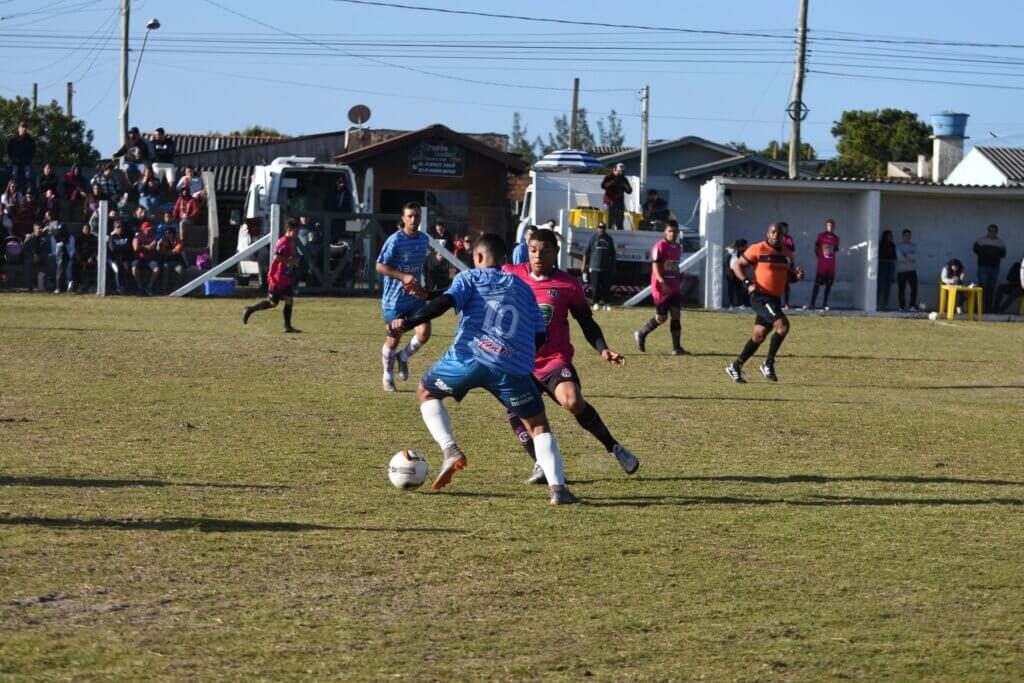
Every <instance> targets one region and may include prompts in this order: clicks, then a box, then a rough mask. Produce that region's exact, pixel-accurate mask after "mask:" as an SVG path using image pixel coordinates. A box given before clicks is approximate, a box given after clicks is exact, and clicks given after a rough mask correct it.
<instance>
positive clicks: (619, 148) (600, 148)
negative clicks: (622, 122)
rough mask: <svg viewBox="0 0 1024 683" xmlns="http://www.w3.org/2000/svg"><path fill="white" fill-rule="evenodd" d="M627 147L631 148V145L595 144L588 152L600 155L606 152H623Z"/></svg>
mask: <svg viewBox="0 0 1024 683" xmlns="http://www.w3.org/2000/svg"><path fill="white" fill-rule="evenodd" d="M627 149H633V147H632V146H630V145H597V146H596V147H594V149H592V150H590V152H591V154H593V155H594V156H596V157H600V156H604V155H606V154H618V153H619V152H625V151H626V150H627Z"/></svg>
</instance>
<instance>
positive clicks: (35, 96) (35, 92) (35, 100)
mask: <svg viewBox="0 0 1024 683" xmlns="http://www.w3.org/2000/svg"><path fill="white" fill-rule="evenodd" d="M38 106H39V84H38V83H33V84H32V108H33V109H35V108H36V107H38Z"/></svg>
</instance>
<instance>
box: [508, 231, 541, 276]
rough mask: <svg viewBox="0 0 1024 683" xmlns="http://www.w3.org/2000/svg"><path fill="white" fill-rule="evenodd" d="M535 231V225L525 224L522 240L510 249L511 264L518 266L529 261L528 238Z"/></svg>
mask: <svg viewBox="0 0 1024 683" xmlns="http://www.w3.org/2000/svg"><path fill="white" fill-rule="evenodd" d="M536 231H537V226H536V225H527V226H526V230H524V231H523V241H522V242H520V243H519V244H517V245H516V248H515V249H513V250H512V265H513V266H518V265H519V264H520V263H529V262H530V238H531V237H532V236H533V233H535V232H536Z"/></svg>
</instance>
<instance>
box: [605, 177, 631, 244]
mask: <svg viewBox="0 0 1024 683" xmlns="http://www.w3.org/2000/svg"><path fill="white" fill-rule="evenodd" d="M625 172H626V165H625V164H615V168H613V169H612V172H611V173H609V174H608V175H606V176H605V177H604V180H602V181H601V189H602V190H604V205H605V206H606V207H607V208H608V224H609V225H610V226H611V227H612V229H613V230H622V216H623V214H624V213H625V211H626V195H627V194H633V186H632V185H630V184H629V178H627V177H626V176H625Z"/></svg>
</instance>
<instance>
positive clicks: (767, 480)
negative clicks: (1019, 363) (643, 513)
mask: <svg viewBox="0 0 1024 683" xmlns="http://www.w3.org/2000/svg"><path fill="white" fill-rule="evenodd" d="M605 481H622V478H621V477H619V478H613V477H609V478H607V479H590V480H574V481H573V482H572V483H574V484H596V483H598V482H605ZM637 481H739V482H747V483H750V484H803V483H809V484H827V483H829V482H852V481H878V482H889V483H896V484H978V485H983V486H1024V481H1012V480H1008V479H961V478H958V477H917V476H913V475H892V476H890V475H883V474H864V475H854V476H849V477H828V476H825V475H823V474H789V475H786V476H780V477H771V476H767V475H760V474H711V475H693V476H688V477H644V476H641V478H640V479H638V480H637Z"/></svg>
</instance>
